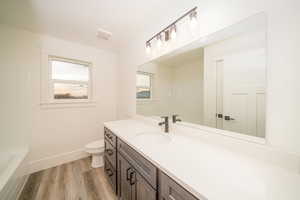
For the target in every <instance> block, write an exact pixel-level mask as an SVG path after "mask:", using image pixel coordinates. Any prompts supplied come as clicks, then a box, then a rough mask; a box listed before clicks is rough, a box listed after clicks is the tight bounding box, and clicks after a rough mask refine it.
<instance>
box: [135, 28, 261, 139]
mask: <svg viewBox="0 0 300 200" xmlns="http://www.w3.org/2000/svg"><path fill="white" fill-rule="evenodd" d="M265 44H266V33H265V29H264V28H262V27H259V28H256V29H253V30H251V31H247V32H241V33H239V34H234V35H233V36H230V37H226V38H225V39H224V38H222V39H220V40H217V41H214V42H210V43H208V44H205V45H202V46H201V45H198V46H197V45H194V47H193V48H186V49H187V50H183V51H181V52H180V53H172V54H170V55H167V56H164V57H161V58H159V59H156V60H154V61H152V62H150V63H146V64H144V65H142V66H140V67H139V68H138V71H137V73H136V80H137V82H136V99H137V114H140V115H145V116H156V117H158V116H164V115H169V116H171V115H173V114H178V115H179V118H180V119H181V120H182V121H183V122H188V123H193V124H198V125H204V126H209V127H213V128H217V129H223V130H228V131H233V132H238V133H242V134H247V135H251V136H257V137H265V96H266V47H265V46H266V45H265Z"/></svg>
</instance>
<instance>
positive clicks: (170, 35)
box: [146, 7, 197, 53]
mask: <svg viewBox="0 0 300 200" xmlns="http://www.w3.org/2000/svg"><path fill="white" fill-rule="evenodd" d="M196 10H197V7H194V8H193V9H191V10H189V11H188V12H186V13H185V14H184V15H182V16H181V17H179V18H178V19H177V20H175V21H174V22H173V23H171V24H170V25H168V26H167V27H166V28H164V29H163V30H161V31H160V32H159V33H157V34H155V35H154V36H153V37H151V38H150V39H149V40H148V41H147V42H146V52H147V53H150V51H151V41H152V40H154V39H156V43H157V47H158V48H160V47H161V46H162V43H163V41H162V34H164V36H165V41H168V40H169V39H172V40H173V39H175V38H176V37H177V26H176V24H177V22H179V21H180V20H182V19H183V18H185V17H186V16H189V17H190V26H191V27H192V28H194V27H195V26H196V25H197V11H196Z"/></svg>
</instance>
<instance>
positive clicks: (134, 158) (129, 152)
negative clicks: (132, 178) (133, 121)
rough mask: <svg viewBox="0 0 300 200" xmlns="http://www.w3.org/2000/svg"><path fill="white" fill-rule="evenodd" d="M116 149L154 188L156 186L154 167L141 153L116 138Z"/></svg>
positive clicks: (155, 170)
mask: <svg viewBox="0 0 300 200" xmlns="http://www.w3.org/2000/svg"><path fill="white" fill-rule="evenodd" d="M118 151H119V152H120V153H121V154H122V155H123V156H124V158H126V159H127V160H128V161H129V162H130V164H131V165H132V166H133V167H134V168H135V169H136V170H137V171H138V172H139V173H140V174H141V175H142V176H143V177H144V178H145V179H146V181H147V182H148V183H149V184H150V185H151V186H152V187H153V188H154V189H156V188H157V184H156V180H157V178H156V176H157V169H156V167H155V166H154V165H153V164H152V163H151V162H149V161H148V160H146V159H145V158H144V157H143V156H142V155H140V154H139V153H137V152H136V151H135V150H133V149H132V148H131V147H129V146H128V145H127V144H126V143H124V142H123V141H122V140H120V139H118Z"/></svg>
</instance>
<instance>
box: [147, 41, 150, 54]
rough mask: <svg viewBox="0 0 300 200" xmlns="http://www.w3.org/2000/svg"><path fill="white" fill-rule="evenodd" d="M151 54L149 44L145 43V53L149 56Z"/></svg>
mask: <svg viewBox="0 0 300 200" xmlns="http://www.w3.org/2000/svg"><path fill="white" fill-rule="evenodd" d="M150 52H151V44H150V43H147V44H146V53H147V54H149V53H150Z"/></svg>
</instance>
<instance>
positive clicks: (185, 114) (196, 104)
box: [171, 52, 203, 124]
mask: <svg viewBox="0 0 300 200" xmlns="http://www.w3.org/2000/svg"><path fill="white" fill-rule="evenodd" d="M172 69H173V86H172V87H173V98H172V102H171V103H172V110H171V113H172V114H178V115H179V116H180V117H179V118H180V119H182V120H183V121H186V122H191V123H196V124H202V122H203V52H202V54H199V57H198V58H195V59H193V60H187V61H186V62H184V63H178V64H177V65H174V66H173V67H172Z"/></svg>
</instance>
